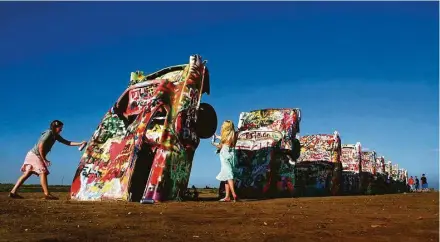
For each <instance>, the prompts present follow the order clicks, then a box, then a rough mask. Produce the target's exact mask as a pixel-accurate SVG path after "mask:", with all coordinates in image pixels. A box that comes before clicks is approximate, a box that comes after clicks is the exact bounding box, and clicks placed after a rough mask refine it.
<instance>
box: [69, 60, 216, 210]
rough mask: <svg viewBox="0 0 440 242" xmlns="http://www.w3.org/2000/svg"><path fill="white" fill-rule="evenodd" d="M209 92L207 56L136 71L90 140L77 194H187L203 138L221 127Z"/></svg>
mask: <svg viewBox="0 0 440 242" xmlns="http://www.w3.org/2000/svg"><path fill="white" fill-rule="evenodd" d="M209 91H210V89H209V72H208V70H207V68H206V66H205V62H203V61H202V59H201V57H200V56H199V55H193V56H190V61H189V64H184V65H178V66H172V67H167V68H165V69H162V70H159V71H157V72H154V73H152V74H149V75H144V73H143V72H141V71H137V72H132V73H131V78H130V83H129V86H128V88H127V89H126V90H125V91H124V93H123V94H122V95H121V96H120V98H119V99H118V100H117V102H116V103H115V105H114V106H113V107H112V108H111V109H110V110H109V111H108V112H107V113H106V114H105V115H104V118H103V119H102V121H101V123H100V124H99V125H98V127H97V129H96V131H95V133H94V134H93V136H92V138H91V139H90V141H89V142H88V145H87V147H86V150H85V152H84V154H83V156H82V157H81V160H80V164H79V166H78V169H77V171H76V173H75V176H74V179H73V183H72V186H71V198H72V199H73V200H102V199H114V200H128V201H140V200H146V201H147V202H148V201H161V200H168V199H181V198H182V194H184V193H185V191H186V188H187V185H188V180H189V175H190V171H191V166H192V159H193V156H194V152H195V150H196V148H197V147H198V144H199V142H200V138H208V137H210V136H212V134H213V133H214V131H215V129H216V126H217V119H216V115H215V111H214V110H213V109H212V107H211V106H209V105H207V104H201V103H200V100H201V96H202V94H203V93H207V94H209ZM201 109H203V111H200V110H201Z"/></svg>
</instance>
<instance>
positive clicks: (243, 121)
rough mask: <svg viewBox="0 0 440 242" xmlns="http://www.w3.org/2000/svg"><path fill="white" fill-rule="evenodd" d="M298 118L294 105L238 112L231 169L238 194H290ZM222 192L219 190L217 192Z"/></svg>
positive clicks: (296, 155)
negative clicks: (233, 167)
mask: <svg viewBox="0 0 440 242" xmlns="http://www.w3.org/2000/svg"><path fill="white" fill-rule="evenodd" d="M300 122H301V111H300V109H298V108H279V109H261V110H254V111H249V112H242V113H241V114H240V119H239V122H238V125H237V142H236V145H235V151H236V155H237V166H236V168H235V169H234V178H235V189H236V192H237V194H238V196H239V197H241V198H261V197H269V196H270V197H272V196H283V195H286V196H291V195H292V193H293V187H294V182H295V181H294V170H293V166H292V164H291V163H292V162H294V161H295V160H296V159H297V158H298V156H299V149H300V147H299V141H298V140H297V139H296V134H297V133H298V132H299V130H300ZM289 160H290V162H289ZM222 186H223V185H222V183H221V188H222ZM222 193H223V191H220V194H219V196H222Z"/></svg>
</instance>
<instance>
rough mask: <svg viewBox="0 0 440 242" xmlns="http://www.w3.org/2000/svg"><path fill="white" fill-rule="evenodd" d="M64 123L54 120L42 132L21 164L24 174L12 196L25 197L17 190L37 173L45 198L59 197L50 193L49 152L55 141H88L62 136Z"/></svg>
mask: <svg viewBox="0 0 440 242" xmlns="http://www.w3.org/2000/svg"><path fill="white" fill-rule="evenodd" d="M63 125H64V124H63V123H62V122H61V121H59V120H54V121H52V122H51V123H50V128H49V129H48V130H46V131H44V132H43V133H42V134H41V136H40V139H39V140H38V142H37V143H36V144H35V145H34V147H33V148H32V149H31V150H30V151H29V152H28V153H27V155H26V158H25V160H24V163H23V165H22V166H21V171H22V172H23V175H22V176H21V177H20V178H19V179H18V181H17V183H16V184H15V186H14V188H12V190H11V192H10V193H9V197H10V198H23V197H22V196H20V195H18V194H17V190H18V189H19V188H20V186H21V185H22V184H23V183H24V182H25V181H26V180H27V179H28V178H29V177H30V176H31V175H32V174H35V175H37V176H39V177H40V183H41V187H42V188H43V192H44V199H48V200H57V199H58V198H57V197H55V196H53V195H52V194H50V193H49V190H48V186H47V175H49V174H50V173H49V170H48V167H49V166H50V165H51V163H50V161H48V160H47V157H46V156H47V154H48V153H49V152H50V150H51V149H52V146H53V145H54V144H55V141H58V142H60V143H63V144H65V145H68V146H81V145H85V144H86V141H83V142H81V143H78V142H72V141H68V140H65V139H64V138H63V137H61V135H60V133H61V131H62V130H63Z"/></svg>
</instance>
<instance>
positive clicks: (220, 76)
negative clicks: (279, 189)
mask: <svg viewBox="0 0 440 242" xmlns="http://www.w3.org/2000/svg"><path fill="white" fill-rule="evenodd" d="M438 17H439V16H438V3H437V2H419V3H416V2H362V3H361V2H339V3H338V2H326V3H322V2H321V3H318V2H273V3H269V2H266V3H263V2H258V3H257V2H253V3H251V2H241V3H238V2H236V3H234V2H216V3H209V2H188V3H175V2H131V3H125V2H107V3H104V2H75V3H66V2H31V3H29V2H28V3H24V2H16V3H11V2H2V3H0V29H1V32H0V53H1V54H0V80H1V83H2V88H1V89H0V92H1V93H0V94H1V95H0V110H1V111H2V115H1V119H0V147H1V148H0V149H1V150H0V165H1V169H0V182H15V181H16V179H17V178H18V176H19V175H20V172H19V168H20V166H21V165H22V162H23V160H24V157H25V155H26V152H27V151H28V150H29V149H30V148H31V147H32V146H33V145H34V143H35V142H36V141H37V139H38V137H39V135H40V133H41V132H42V131H43V130H45V129H46V128H47V126H48V124H49V122H50V121H51V120H52V119H60V120H62V121H64V123H65V128H64V131H63V136H64V137H65V138H67V139H70V140H74V141H79V140H88V139H89V138H90V136H91V135H92V133H93V131H94V129H95V128H96V126H97V125H98V123H99V122H100V120H101V118H102V117H103V115H104V113H105V112H106V111H107V110H108V108H109V107H110V106H111V105H112V104H113V103H114V101H115V100H116V99H117V98H118V97H119V95H120V94H121V93H122V91H123V90H124V88H125V87H126V86H127V84H128V81H129V75H130V72H131V71H135V70H137V69H140V70H144V71H145V72H154V71H156V70H158V69H160V68H163V67H166V66H169V65H175V64H182V63H187V61H188V57H189V55H191V54H195V53H199V54H201V55H202V56H203V57H204V58H205V59H208V60H209V63H208V64H209V68H210V73H211V90H212V94H211V96H205V97H204V100H203V101H205V102H208V103H211V104H212V105H213V106H214V107H215V108H216V110H217V112H218V116H219V122H221V121H223V120H225V119H232V120H234V121H235V122H237V121H238V116H239V113H240V112H242V111H248V110H252V109H260V108H269V107H274V108H276V107H299V108H301V109H302V111H303V119H302V124H301V135H306V134H314V133H332V132H333V131H334V130H335V129H336V130H338V131H339V132H340V134H341V136H342V141H343V143H355V142H357V141H360V142H361V143H362V145H363V147H366V148H369V149H374V150H376V151H377V152H378V153H379V154H380V155H384V156H385V157H386V159H387V160H388V159H390V160H392V161H393V162H397V163H398V164H399V165H400V166H402V167H405V168H407V169H408V170H409V171H410V174H411V175H418V176H420V175H421V173H426V174H427V177H428V182H429V183H430V184H431V185H433V183H434V181H437V182H438V171H439V165H438V160H439V156H438V154H439V151H438V147H439V143H438V138H439V136H438V135H439V128H438V124H439V119H438V117H439V112H438V111H439V106H438V98H439V86H438V85H439V82H438V71H439V70H438V66H439V62H438V57H439V56H438V54H439V48H438V44H439V42H438V36H439V32H438V31H439V30H438V28H439V26H438ZM80 155H81V153H80V152H79V151H78V150H77V149H76V148H75V147H67V146H64V145H62V144H59V143H58V144H56V145H55V146H54V148H53V150H52V153H51V154H50V155H49V160H51V161H52V163H53V165H52V168H51V173H52V174H51V175H50V176H49V183H51V184H61V182H62V179H63V177H64V180H63V183H64V184H70V183H71V181H72V177H73V174H74V172H75V169H76V167H77V165H78V162H79V159H80ZM219 169H220V163H219V160H218V157H217V156H216V155H215V154H214V149H213V147H212V146H211V145H210V144H209V140H203V141H202V143H201V145H200V147H199V149H198V150H197V153H196V156H195V158H194V165H193V170H192V174H191V180H190V184H191V185H192V184H196V185H206V184H209V185H212V186H213V185H217V184H218V182H217V181H216V180H215V176H216V175H217V173H218V171H219ZM37 182H38V180H37V179H36V178H35V177H34V178H32V179H31V180H30V181H29V183H37Z"/></svg>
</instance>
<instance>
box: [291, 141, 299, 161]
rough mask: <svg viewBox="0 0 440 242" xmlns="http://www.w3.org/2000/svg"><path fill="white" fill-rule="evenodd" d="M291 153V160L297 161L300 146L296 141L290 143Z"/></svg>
mask: <svg viewBox="0 0 440 242" xmlns="http://www.w3.org/2000/svg"><path fill="white" fill-rule="evenodd" d="M292 146H293V147H292V153H293V157H292V158H293V160H294V161H297V160H298V159H299V156H300V155H301V144H300V142H299V140H298V139H296V138H295V139H294V140H293V142H292Z"/></svg>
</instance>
